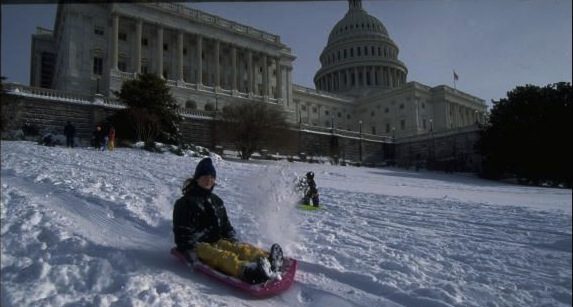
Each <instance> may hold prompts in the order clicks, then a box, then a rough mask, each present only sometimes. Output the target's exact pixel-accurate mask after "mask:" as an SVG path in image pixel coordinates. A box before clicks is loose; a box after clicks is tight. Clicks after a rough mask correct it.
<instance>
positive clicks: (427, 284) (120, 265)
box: [0, 141, 572, 307]
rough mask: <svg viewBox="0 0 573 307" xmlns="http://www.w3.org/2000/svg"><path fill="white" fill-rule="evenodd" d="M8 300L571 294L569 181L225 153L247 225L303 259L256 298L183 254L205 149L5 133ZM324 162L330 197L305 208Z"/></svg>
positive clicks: (468, 298)
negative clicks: (539, 184)
mask: <svg viewBox="0 0 573 307" xmlns="http://www.w3.org/2000/svg"><path fill="white" fill-rule="evenodd" d="M1 146H2V147H1V151H2V171H1V175H2V202H1V234H2V237H1V239H2V241H1V244H2V245H1V252H2V254H1V277H2V280H1V281H2V286H1V302H0V305H1V306H2V307H10V306H289V307H292V306H295V307H296V306H327V307H337V306H368V307H374V306H429V307H442V306H464V307H466V306H480V307H481V306H492V307H493V306H571V299H572V296H571V286H572V281H571V276H572V275H571V274H572V273H571V269H572V266H571V264H572V260H571V255H572V251H571V242H572V230H571V225H572V224H571V190H568V189H552V188H535V187H525V186H517V185H510V184H506V183H499V182H494V181H484V180H480V179H478V178H475V177H473V176H471V175H468V174H454V175H446V174H444V173H433V172H426V171H421V172H414V171H407V170H402V169H393V168H357V167H339V166H330V165H318V164H305V163H289V162H256V163H255V162H236V161H234V162H233V161H225V160H222V159H220V158H216V159H215V160H216V167H217V171H218V177H217V181H218V186H217V187H216V189H215V191H216V192H217V193H218V194H219V195H220V196H221V197H222V198H223V199H224V200H225V203H226V206H227V209H228V211H229V215H230V219H231V222H232V223H233V224H234V226H235V228H236V229H237V231H238V232H239V234H240V237H241V238H242V239H243V240H244V241H248V242H252V243H254V244H256V245H258V246H261V247H266V248H268V247H269V246H270V244H271V243H273V242H279V243H280V244H282V245H283V247H284V249H285V251H286V254H287V255H288V256H291V257H294V258H296V259H298V260H299V261H300V267H299V270H298V272H297V276H296V281H295V283H294V284H293V286H292V287H291V289H289V290H288V291H287V292H285V293H284V294H282V295H279V296H276V297H272V298H268V299H253V298H251V297H249V296H247V295H245V294H243V293H240V292H238V291H236V290H233V289H230V288H227V287H225V286H223V285H221V284H219V283H217V282H216V281H213V280H211V279H209V278H208V277H206V276H204V275H201V274H199V273H195V272H191V271H189V270H187V269H185V268H184V267H183V266H182V265H180V264H179V263H178V262H177V261H176V260H175V259H174V258H173V257H172V256H170V255H169V249H170V248H171V247H172V245H173V234H172V231H171V213H172V205H173V203H174V202H175V200H176V199H177V198H178V197H179V196H180V188H181V185H182V183H183V181H184V180H185V179H186V178H187V177H188V176H190V175H191V174H192V172H193V170H194V168H195V165H196V163H197V162H198V161H199V158H192V157H180V156H176V155H173V154H169V153H165V154H156V153H149V152H146V151H143V150H137V149H126V148H118V149H117V150H115V151H113V152H109V151H106V152H98V151H94V150H91V149H86V148H75V149H69V148H64V147H44V146H39V145H36V144H35V143H32V142H24V141H20V142H12V141H10V142H7V141H2V143H1ZM308 170H312V171H314V172H315V174H316V176H315V178H316V182H317V184H318V187H319V191H320V192H321V201H322V202H323V204H324V210H320V211H314V212H311V211H301V210H298V209H296V208H295V206H294V203H295V201H296V199H297V195H295V194H294V193H293V192H291V190H292V189H291V185H292V183H293V181H294V180H295V177H296V176H300V175H303V174H304V173H306V171H308Z"/></svg>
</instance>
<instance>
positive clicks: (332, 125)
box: [330, 116, 334, 134]
mask: <svg viewBox="0 0 573 307" xmlns="http://www.w3.org/2000/svg"><path fill="white" fill-rule="evenodd" d="M330 130H331V132H332V134H334V116H332V117H330Z"/></svg>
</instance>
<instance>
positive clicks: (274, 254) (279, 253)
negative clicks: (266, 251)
mask: <svg viewBox="0 0 573 307" xmlns="http://www.w3.org/2000/svg"><path fill="white" fill-rule="evenodd" d="M283 258H284V257H283V249H282V248H281V246H280V245H279V244H278V243H275V244H273V245H272V246H271V251H270V255H269V262H270V264H271V271H272V272H274V273H276V272H281V271H282V269H283V262H284V261H283V260H284V259H283Z"/></svg>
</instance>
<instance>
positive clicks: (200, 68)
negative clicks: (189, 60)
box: [197, 34, 203, 85]
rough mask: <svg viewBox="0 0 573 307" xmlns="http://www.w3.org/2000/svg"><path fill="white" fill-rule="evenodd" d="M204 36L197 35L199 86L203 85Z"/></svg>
mask: <svg viewBox="0 0 573 307" xmlns="http://www.w3.org/2000/svg"><path fill="white" fill-rule="evenodd" d="M202 54H203V36H201V35H199V34H197V85H203V57H202Z"/></svg>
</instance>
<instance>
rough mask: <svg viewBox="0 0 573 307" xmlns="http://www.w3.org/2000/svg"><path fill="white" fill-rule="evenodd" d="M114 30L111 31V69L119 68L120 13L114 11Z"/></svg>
mask: <svg viewBox="0 0 573 307" xmlns="http://www.w3.org/2000/svg"><path fill="white" fill-rule="evenodd" d="M112 20H113V22H112V32H111V69H113V70H118V68H117V61H118V46H119V43H118V36H119V15H118V14H117V13H113V15H112Z"/></svg>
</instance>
